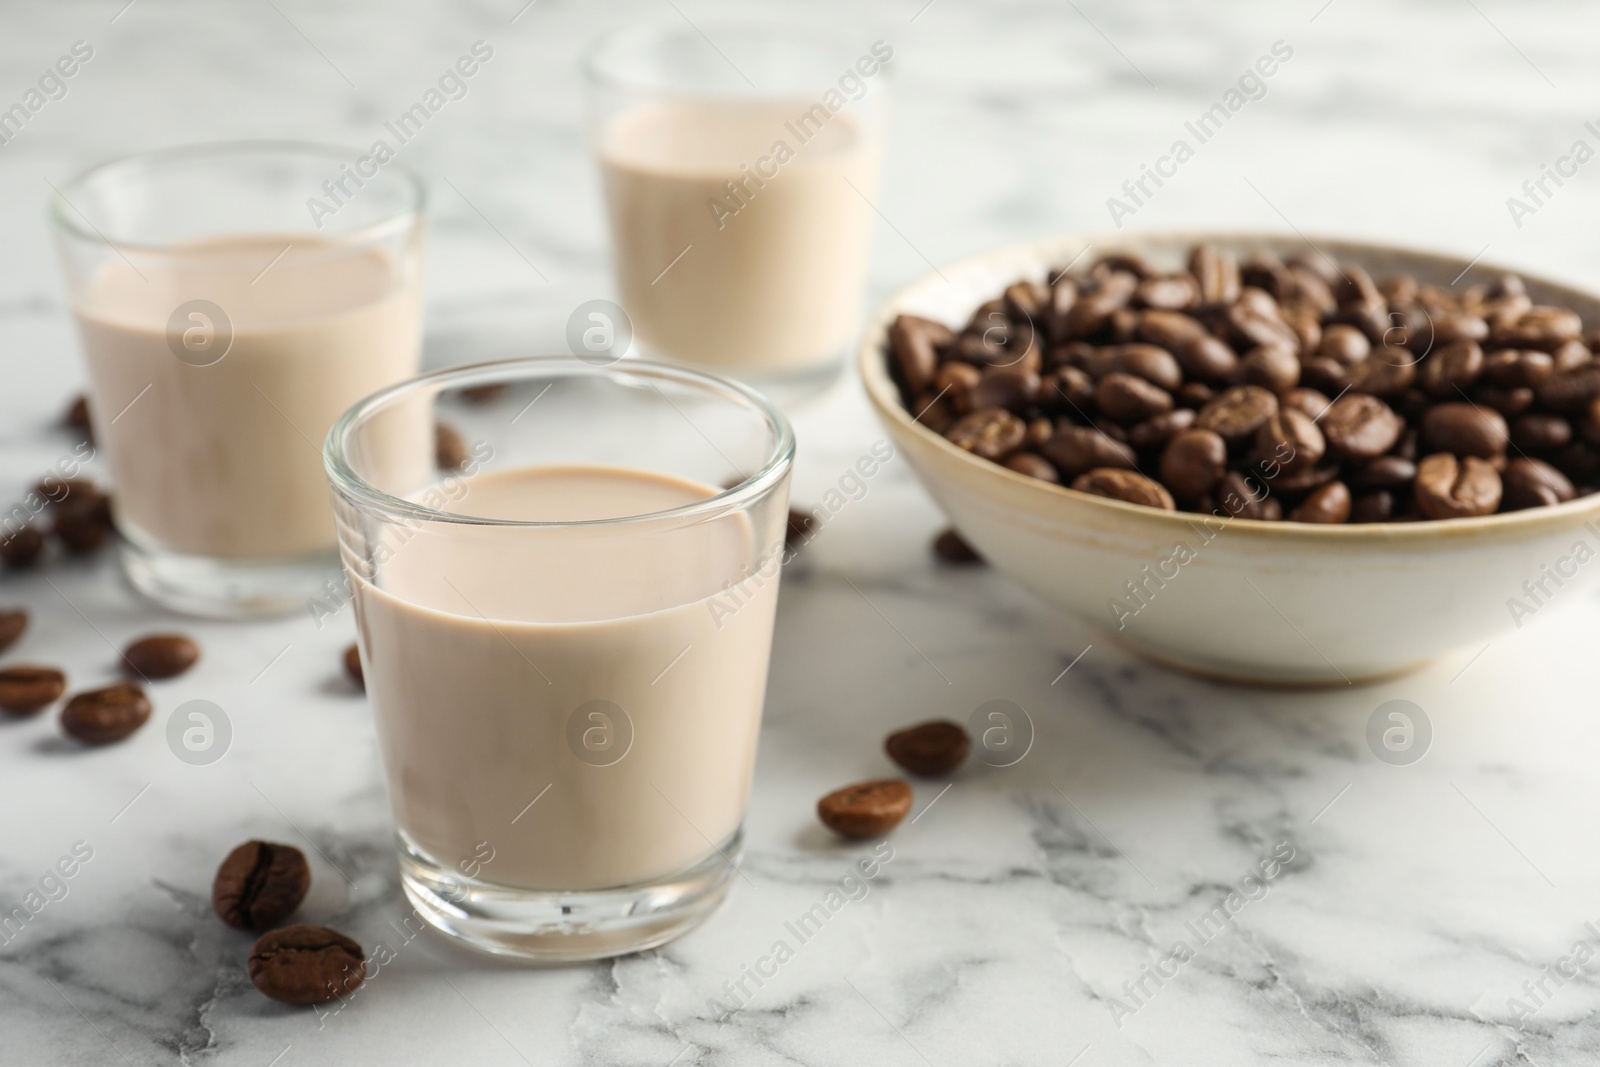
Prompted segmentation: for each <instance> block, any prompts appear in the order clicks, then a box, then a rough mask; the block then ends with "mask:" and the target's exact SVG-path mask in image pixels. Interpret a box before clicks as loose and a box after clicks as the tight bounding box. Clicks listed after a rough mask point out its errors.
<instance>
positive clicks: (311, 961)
mask: <svg viewBox="0 0 1600 1067" xmlns="http://www.w3.org/2000/svg"><path fill="white" fill-rule="evenodd" d="M249 969H250V981H251V982H252V983H254V985H255V987H256V988H257V989H259V990H260V991H261V992H262V993H263V994H264V995H265V996H268V997H271V998H272V999H273V1000H277V1001H282V1002H283V1003H285V1004H302V1005H305V1004H323V1003H326V1002H327V1001H330V1000H333V999H334V998H335V997H343V996H347V995H349V994H350V993H352V992H354V991H355V989H356V987H357V986H359V985H361V983H362V982H364V981H366V978H367V968H366V961H365V960H364V958H363V957H362V953H361V946H360V945H359V944H357V943H356V942H354V941H352V940H351V939H350V938H348V937H346V936H344V935H343V934H341V933H339V932H338V931H336V930H330V929H328V928H327V927H326V926H285V927H282V928H281V929H277V930H272V931H269V932H267V933H265V934H262V935H261V937H260V938H258V939H257V940H256V943H255V945H253V946H252V947H251V949H250V963H249Z"/></svg>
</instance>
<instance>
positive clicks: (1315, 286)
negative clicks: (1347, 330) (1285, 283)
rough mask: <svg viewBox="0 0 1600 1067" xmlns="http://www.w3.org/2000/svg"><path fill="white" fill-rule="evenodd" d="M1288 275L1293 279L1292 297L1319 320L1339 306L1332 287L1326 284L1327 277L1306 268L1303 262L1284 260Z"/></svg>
mask: <svg viewBox="0 0 1600 1067" xmlns="http://www.w3.org/2000/svg"><path fill="white" fill-rule="evenodd" d="M1285 263H1286V266H1287V268H1288V271H1289V277H1290V278H1291V279H1293V281H1294V299H1295V301H1296V302H1297V303H1299V304H1302V305H1304V306H1305V307H1307V308H1309V309H1310V310H1311V311H1314V312H1315V313H1316V315H1317V317H1318V319H1319V320H1320V319H1321V318H1324V317H1326V316H1328V315H1331V314H1333V312H1334V311H1335V310H1336V309H1337V308H1338V307H1339V302H1338V301H1337V300H1335V299H1334V296H1333V289H1332V288H1331V287H1330V286H1329V285H1328V282H1327V279H1325V278H1323V276H1322V275H1320V274H1318V273H1317V272H1316V271H1314V270H1311V269H1309V268H1307V267H1306V266H1305V265H1304V264H1303V263H1294V262H1290V261H1285Z"/></svg>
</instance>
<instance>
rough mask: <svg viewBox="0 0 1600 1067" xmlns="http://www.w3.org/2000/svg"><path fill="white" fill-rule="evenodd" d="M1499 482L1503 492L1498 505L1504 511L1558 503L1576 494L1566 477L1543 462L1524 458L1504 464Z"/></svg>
mask: <svg viewBox="0 0 1600 1067" xmlns="http://www.w3.org/2000/svg"><path fill="white" fill-rule="evenodd" d="M1500 483H1501V485H1502V487H1503V489H1504V492H1503V494H1502V497H1501V506H1502V507H1503V508H1504V509H1505V510H1506V511H1521V510H1523V509H1524V508H1540V507H1547V506H1549V505H1551V504H1561V503H1564V502H1566V501H1568V500H1571V499H1572V498H1573V497H1574V496H1576V495H1577V491H1576V490H1574V489H1573V488H1572V483H1571V482H1570V481H1568V480H1567V476H1566V475H1565V474H1562V473H1561V472H1560V471H1558V470H1556V469H1555V468H1554V467H1552V466H1550V464H1548V463H1546V462H1544V461H1543V460H1538V459H1528V458H1527V457H1525V456H1518V457H1517V458H1515V459H1513V460H1511V461H1510V462H1509V463H1507V464H1506V469H1505V473H1503V474H1502V475H1500Z"/></svg>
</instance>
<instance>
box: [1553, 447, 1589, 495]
mask: <svg viewBox="0 0 1600 1067" xmlns="http://www.w3.org/2000/svg"><path fill="white" fill-rule="evenodd" d="M1550 463H1551V465H1552V466H1553V467H1555V468H1556V469H1557V470H1559V471H1560V472H1561V473H1562V474H1565V475H1566V476H1567V477H1568V478H1570V479H1572V481H1573V483H1574V484H1575V485H1597V484H1600V448H1597V447H1596V446H1595V445H1592V444H1590V443H1589V442H1587V441H1574V442H1572V443H1571V444H1570V445H1568V446H1567V447H1566V448H1563V449H1561V450H1560V451H1558V452H1557V453H1556V454H1555V455H1553V456H1551V457H1550Z"/></svg>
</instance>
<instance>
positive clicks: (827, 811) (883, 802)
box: [817, 778, 911, 840]
mask: <svg viewBox="0 0 1600 1067" xmlns="http://www.w3.org/2000/svg"><path fill="white" fill-rule="evenodd" d="M910 810H911V786H910V785H908V784H907V783H906V782H905V781H903V780H902V779H899V778H878V779H875V780H873V781H870V782H857V783H856V784H855V785H847V786H845V787H844V788H843V789H836V790H834V791H833V792H832V793H829V794H828V795H827V796H825V797H823V798H822V799H821V800H819V801H817V818H819V819H821V820H822V825H824V826H826V827H827V828H828V829H830V830H832V831H833V832H834V833H836V834H838V835H839V836H840V837H848V838H852V839H857V840H859V839H862V838H868V837H881V836H882V835H884V834H886V833H888V832H889V831H890V830H893V829H894V828H895V827H896V826H899V825H900V820H901V819H904V818H905V817H906V813H907V812H909V811H910Z"/></svg>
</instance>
